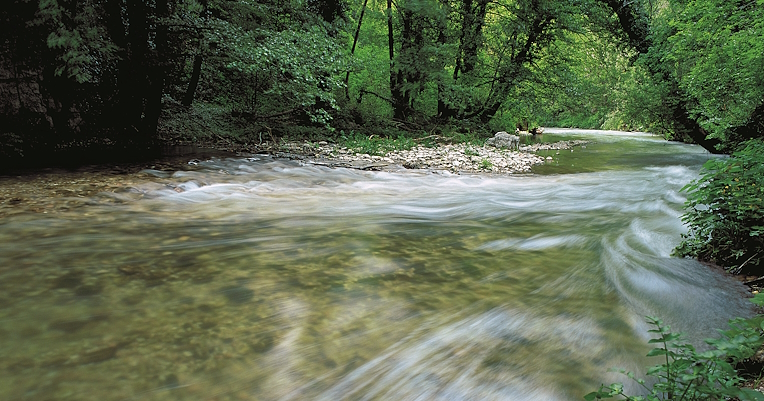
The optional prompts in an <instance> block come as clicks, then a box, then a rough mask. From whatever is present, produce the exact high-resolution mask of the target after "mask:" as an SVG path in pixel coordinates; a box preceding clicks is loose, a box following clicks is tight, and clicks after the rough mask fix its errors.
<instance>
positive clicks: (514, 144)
mask: <svg viewBox="0 0 764 401" xmlns="http://www.w3.org/2000/svg"><path fill="white" fill-rule="evenodd" d="M485 144H486V146H495V147H497V148H509V149H517V148H518V147H520V137H519V136H517V135H510V134H508V133H507V132H505V131H500V132H497V133H496V135H494V136H493V138H490V139H488V140H487V141H486V142H485Z"/></svg>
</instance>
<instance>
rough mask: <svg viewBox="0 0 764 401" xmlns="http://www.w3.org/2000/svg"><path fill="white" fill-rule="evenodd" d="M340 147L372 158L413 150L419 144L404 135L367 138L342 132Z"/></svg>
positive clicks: (353, 133)
mask: <svg viewBox="0 0 764 401" xmlns="http://www.w3.org/2000/svg"><path fill="white" fill-rule="evenodd" d="M338 139H339V145H340V146H343V147H346V148H348V149H350V150H352V151H354V152H356V153H365V154H368V155H372V156H384V155H386V154H387V153H389V152H393V151H399V150H411V149H413V148H414V147H415V146H416V145H417V142H416V141H415V140H414V139H413V138H409V137H406V136H404V135H398V137H397V138H394V139H393V138H383V137H375V136H374V135H370V136H368V137H367V136H366V135H363V134H361V133H358V132H354V131H351V132H350V133H348V134H345V133H344V132H340V137H339V138H338Z"/></svg>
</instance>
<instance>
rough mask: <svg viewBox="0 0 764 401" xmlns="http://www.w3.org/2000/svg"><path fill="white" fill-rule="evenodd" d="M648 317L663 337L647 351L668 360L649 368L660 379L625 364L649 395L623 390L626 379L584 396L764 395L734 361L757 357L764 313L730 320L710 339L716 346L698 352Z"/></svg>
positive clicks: (642, 399)
mask: <svg viewBox="0 0 764 401" xmlns="http://www.w3.org/2000/svg"><path fill="white" fill-rule="evenodd" d="M754 302H755V303H757V304H759V305H762V304H763V303H764V296H762V294H760V295H757V296H756V297H755V298H754ZM647 319H648V322H649V323H650V324H651V325H653V326H654V327H655V329H653V330H650V332H651V333H655V334H656V335H657V338H654V339H652V340H650V341H649V342H650V343H651V344H658V348H654V349H653V350H652V351H650V352H649V353H648V354H647V356H657V357H659V358H661V359H663V360H664V362H662V363H661V364H660V365H656V366H653V367H651V368H649V369H648V370H647V375H648V376H652V377H654V378H656V379H657V381H656V382H655V384H653V385H652V386H648V385H647V384H646V382H645V380H644V379H641V378H637V377H636V376H635V375H634V374H633V373H631V372H626V371H623V370H620V372H621V373H623V374H625V375H626V376H627V377H629V378H630V379H632V380H634V381H636V382H637V383H638V384H639V385H641V386H642V387H643V388H644V389H645V391H646V395H644V396H628V395H626V394H624V393H623V391H624V388H623V384H621V383H614V384H611V385H609V386H605V385H602V386H600V388H599V389H598V390H597V391H594V392H591V393H589V394H587V395H586V396H584V399H585V400H587V401H593V400H600V399H604V398H614V397H616V396H620V397H621V398H622V399H625V400H629V401H658V400H677V401H685V400H686V401H691V400H722V399H730V397H737V398H738V399H740V400H743V401H745V400H764V394H762V393H760V392H758V391H755V390H751V389H747V388H740V387H739V386H740V384H741V383H742V382H743V379H742V378H741V377H740V376H739V375H738V372H737V371H736V370H735V368H734V366H735V364H736V363H737V362H741V361H743V360H746V359H748V358H750V357H752V356H753V355H754V354H755V353H756V351H757V350H758V349H759V348H760V347H761V345H762V342H763V341H762V340H763V339H764V337H762V325H764V316H762V315H759V316H756V317H753V318H750V319H741V318H738V319H734V320H732V321H731V322H730V327H731V329H730V330H727V331H724V332H722V336H721V337H720V338H719V339H709V340H706V343H708V344H709V345H711V349H710V350H709V351H705V352H698V351H696V350H695V347H693V346H692V345H691V344H687V343H684V342H682V336H681V334H675V333H671V332H670V330H669V327H668V326H664V325H663V322H662V321H661V320H660V319H657V318H653V317H648V318H647Z"/></svg>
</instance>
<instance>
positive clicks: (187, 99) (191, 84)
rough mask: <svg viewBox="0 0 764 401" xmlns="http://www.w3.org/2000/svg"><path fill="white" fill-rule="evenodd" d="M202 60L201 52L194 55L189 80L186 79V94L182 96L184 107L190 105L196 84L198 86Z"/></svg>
mask: <svg viewBox="0 0 764 401" xmlns="http://www.w3.org/2000/svg"><path fill="white" fill-rule="evenodd" d="M202 61H203V57H202V55H201V54H197V55H195V56H194V69H193V70H192V71H191V80H190V81H188V89H186V95H185V96H183V102H182V104H183V105H184V106H186V107H188V106H191V103H193V102H194V93H195V92H196V88H197V86H199V78H201V76H202Z"/></svg>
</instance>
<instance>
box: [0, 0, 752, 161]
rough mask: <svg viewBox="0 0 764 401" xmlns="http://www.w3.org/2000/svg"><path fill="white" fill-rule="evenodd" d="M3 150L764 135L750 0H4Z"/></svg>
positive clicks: (22, 155)
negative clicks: (523, 134)
mask: <svg viewBox="0 0 764 401" xmlns="http://www.w3.org/2000/svg"><path fill="white" fill-rule="evenodd" d="M0 37H2V41H0V155H1V156H2V157H3V158H4V159H6V160H13V161H14V162H17V161H20V160H28V159H36V158H37V159H39V158H51V157H56V156H57V155H64V157H69V156H67V155H68V153H67V152H66V151H67V150H72V149H75V150H81V149H89V150H92V151H94V152H91V153H99V154H105V152H106V153H108V151H110V150H116V151H117V152H118V153H119V154H124V153H125V152H124V151H125V150H130V151H133V153H135V152H139V153H140V152H144V151H145V149H147V148H151V147H156V146H157V144H158V143H167V142H172V141H191V142H193V141H199V140H204V139H205V138H207V139H209V138H221V137H222V138H225V140H228V141H236V142H242V143H263V142H264V141H275V142H278V141H279V140H281V139H282V138H299V139H316V138H324V139H328V140H339V139H340V138H341V137H347V136H348V135H364V136H366V137H368V136H371V135H375V136H377V137H393V138H395V137H398V136H405V137H415V138H416V137H424V136H431V135H454V134H461V135H464V134H468V135H475V136H480V135H483V136H489V135H491V133H492V132H496V131H512V130H514V129H515V127H518V128H521V129H528V128H529V127H531V128H532V127H534V126H558V127H579V128H604V129H625V130H643V131H652V132H656V133H659V134H661V135H664V136H665V137H667V138H673V139H678V140H685V141H691V142H695V143H699V144H700V145H702V146H703V147H705V148H706V149H708V150H709V151H712V152H714V153H717V152H724V153H731V152H732V151H734V150H736V149H737V148H739V147H740V146H741V144H742V143H743V142H744V141H746V140H748V139H751V138H760V137H762V136H764V115H763V114H762V105H763V104H764V76H763V75H762V74H761V72H762V71H764V1H763V0H734V1H729V0H634V1H628V2H627V1H623V0H490V1H489V0H9V1H5V2H4V5H3V6H2V10H1V11H0Z"/></svg>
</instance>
